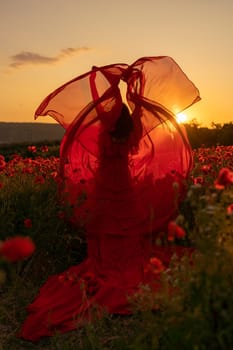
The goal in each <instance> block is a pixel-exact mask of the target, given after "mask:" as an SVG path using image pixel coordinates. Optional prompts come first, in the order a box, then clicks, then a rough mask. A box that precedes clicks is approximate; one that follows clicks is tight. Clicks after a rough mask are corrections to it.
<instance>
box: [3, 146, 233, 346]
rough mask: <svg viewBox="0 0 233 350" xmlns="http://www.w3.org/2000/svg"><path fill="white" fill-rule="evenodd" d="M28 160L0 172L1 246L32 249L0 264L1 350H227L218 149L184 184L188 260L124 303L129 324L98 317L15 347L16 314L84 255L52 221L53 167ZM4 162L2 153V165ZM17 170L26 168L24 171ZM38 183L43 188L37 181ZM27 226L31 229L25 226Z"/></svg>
mask: <svg viewBox="0 0 233 350" xmlns="http://www.w3.org/2000/svg"><path fill="white" fill-rule="evenodd" d="M17 152H18V150H17ZM226 152H227V153H229V152H230V149H229V148H228V149H226ZM12 153H16V152H15V151H14V152H12ZM2 154H3V155H4V153H3V152H2ZM21 154H23V151H22V153H21ZM30 158H31V159H32V161H34V160H35V163H33V162H31V161H30V162H28V160H25V158H23V159H21V160H20V162H19V163H17V164H18V165H17V167H18V168H17V171H16V170H15V172H14V174H13V173H12V172H11V168H10V167H9V168H8V169H7V171H5V172H1V173H0V183H2V184H3V186H2V188H0V235H1V239H5V238H7V237H11V236H15V235H28V236H30V237H31V238H32V239H33V241H34V242H35V244H36V253H35V254H34V255H33V256H32V257H31V258H30V259H28V260H25V261H23V262H19V263H15V264H12V265H7V264H6V265H5V268H6V274H7V281H6V283H5V284H4V285H3V286H2V287H1V289H0V293H1V299H0V350H1V349H4V350H6V349H7V350H13V349H14V350H15V349H16V350H19V349H38V350H39V349H41V350H42V349H43V350H47V349H48V350H60V349H61V350H66V349H67V350H74V349H83V350H84V349H85V350H88V349H91V350H105V349H106V350H109V349H110V350H111V349H112V350H120V349H121V350H154V349H155V350H174V349H184V350H186V349H187V350H206V349H213V350H215V349H216V350H221V349H222V350H225V349H231V348H232V344H233V323H232V319H233V298H232V290H233V278H232V270H233V215H232V214H230V213H227V211H226V208H227V207H228V206H229V205H231V204H232V203H233V191H232V185H231V186H230V185H229V186H226V187H225V188H223V189H222V190H219V189H217V188H216V187H215V182H214V181H215V179H216V177H217V174H218V170H219V169H220V168H221V167H222V166H229V164H230V162H231V159H232V157H231V156H229V157H228V158H227V157H226V156H224V150H223V149H222V148H217V149H215V150H214V149H213V148H212V149H208V150H207V149H200V150H199V151H198V153H196V154H195V168H194V169H193V173H192V176H193V178H192V181H191V179H190V184H189V188H188V193H187V197H186V199H185V201H184V202H183V203H182V206H181V208H180V213H179V216H178V219H179V220H180V222H182V226H183V227H184V228H185V230H186V233H187V236H186V238H185V240H184V241H183V244H184V245H186V246H190V248H191V249H192V250H193V254H192V255H191V256H190V255H187V256H184V257H183V258H182V260H181V261H180V260H179V259H178V258H177V257H176V256H174V257H173V259H172V262H171V266H170V268H169V270H165V271H164V272H163V273H162V277H161V286H162V287H161V291H160V292H158V293H154V292H153V291H152V290H151V289H150V288H149V287H148V286H141V289H142V293H141V294H140V298H135V299H134V300H131V303H132V309H133V311H134V312H133V315H131V316H111V315H106V316H105V317H104V318H103V319H101V320H96V321H95V322H93V323H92V324H90V325H87V326H85V327H83V328H81V329H77V330H75V331H73V332H69V333H67V334H63V335H61V334H57V335H56V336H54V337H52V338H47V339H42V340H41V341H40V342H39V343H37V344H31V343H29V342H25V341H23V340H21V339H18V338H17V337H16V335H17V332H18V330H19V328H20V325H21V323H22V321H23V320H24V318H25V315H26V311H25V308H26V306H27V305H28V304H29V303H30V302H31V301H32V300H33V298H34V296H35V295H36V294H37V292H38V289H39V287H40V285H41V284H42V283H43V282H44V281H45V280H46V279H47V277H48V275H51V274H53V273H57V272H59V271H62V270H64V269H66V268H67V267H68V266H70V265H72V264H76V263H78V262H80V261H81V260H82V259H83V258H84V257H85V254H86V247H85V241H83V232H82V230H81V229H78V228H74V227H72V226H71V225H70V224H69V222H68V221H66V220H64V219H63V216H60V215H59V213H61V212H62V213H65V214H66V215H69V209H70V208H66V207H63V206H62V204H61V203H60V202H59V200H58V197H57V183H56V181H54V178H53V176H51V174H53V173H54V172H55V170H56V167H57V162H56V161H55V160H54V158H53V157H50V158H48V159H49V160H50V161H51V164H50V162H47V161H46V160H45V162H43V161H42V159H44V157H40V158H39V164H40V165H39V166H38V163H37V160H38V159H37V158H36V157H34V156H32V157H30ZM12 159H13V158H12V156H11V155H10V154H9V160H10V162H11V161H12ZM203 159H204V160H203ZM227 162H228V163H227ZM9 164H10V163H9ZM52 164H53V166H52ZM208 164H211V168H210V170H208V172H206V168H204V169H205V170H204V172H203V165H208ZM25 167H26V168H27V169H28V167H29V168H30V167H32V168H33V169H34V170H33V172H30V171H26V172H25V171H23V170H22V169H25ZM12 174H13V175H12ZM9 175H10V176H9ZM38 175H39V176H42V178H43V179H41V177H40V180H43V181H41V182H40V181H39V182H38V181H36V177H37V176H38ZM199 177H202V178H203V183H201V184H200V183H199V182H198V181H196V179H198V178H199ZM65 217H66V216H65ZM26 218H29V219H30V220H31V222H32V226H31V227H26V226H25V224H24V220H25V219H26ZM178 219H177V220H178Z"/></svg>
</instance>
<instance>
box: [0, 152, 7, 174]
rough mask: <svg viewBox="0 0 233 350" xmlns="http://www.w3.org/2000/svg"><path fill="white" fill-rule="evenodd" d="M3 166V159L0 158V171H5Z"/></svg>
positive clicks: (4, 163)
mask: <svg viewBox="0 0 233 350" xmlns="http://www.w3.org/2000/svg"><path fill="white" fill-rule="evenodd" d="M5 166H6V162H5V160H4V157H3V156H1V157H0V171H2V170H4V169H5Z"/></svg>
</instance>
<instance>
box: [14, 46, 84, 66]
mask: <svg viewBox="0 0 233 350" xmlns="http://www.w3.org/2000/svg"><path fill="white" fill-rule="evenodd" d="M90 50H91V49H90V48H88V47H76V48H74V47H68V48H65V49H61V50H60V52H59V54H58V55H57V56H53V57H50V56H43V55H40V54H38V53H34V52H30V51H22V52H20V53H18V54H16V55H13V56H11V57H10V58H11V60H12V62H11V63H10V64H9V67H10V68H15V69H17V68H21V67H22V66H26V65H42V64H47V65H48V64H54V63H58V62H61V61H63V60H64V59H66V58H68V57H71V56H75V55H79V54H82V53H84V52H88V51H90Z"/></svg>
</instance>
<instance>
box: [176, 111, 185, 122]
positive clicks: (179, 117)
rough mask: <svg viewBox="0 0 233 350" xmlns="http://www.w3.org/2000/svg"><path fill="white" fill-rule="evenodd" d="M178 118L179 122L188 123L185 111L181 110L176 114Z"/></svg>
mask: <svg viewBox="0 0 233 350" xmlns="http://www.w3.org/2000/svg"><path fill="white" fill-rule="evenodd" d="M176 120H177V122H178V123H179V124H181V123H186V122H187V120H188V118H187V115H186V114H185V113H183V112H181V113H177V114H176Z"/></svg>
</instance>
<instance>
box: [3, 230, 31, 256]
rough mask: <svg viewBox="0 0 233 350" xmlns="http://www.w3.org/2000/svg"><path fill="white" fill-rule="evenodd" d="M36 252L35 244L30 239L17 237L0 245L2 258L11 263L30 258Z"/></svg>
mask: <svg viewBox="0 0 233 350" xmlns="http://www.w3.org/2000/svg"><path fill="white" fill-rule="evenodd" d="M34 251H35V244H34V243H33V241H32V240H31V238H29V237H22V236H16V237H13V238H9V239H7V240H6V241H5V242H3V243H1V245H0V256H2V257H4V258H5V259H6V260H8V261H10V262H16V261H18V260H23V259H26V258H28V257H29V256H31V255H32V254H33V252H34Z"/></svg>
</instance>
